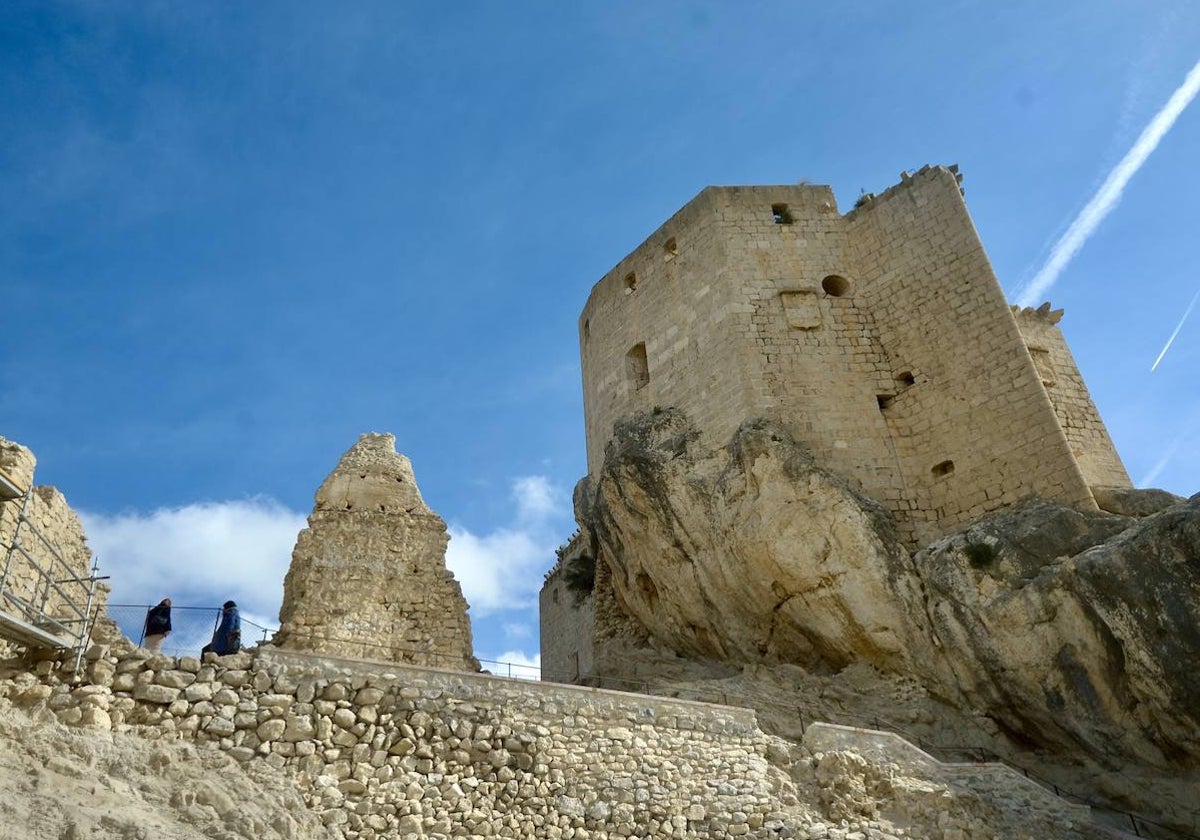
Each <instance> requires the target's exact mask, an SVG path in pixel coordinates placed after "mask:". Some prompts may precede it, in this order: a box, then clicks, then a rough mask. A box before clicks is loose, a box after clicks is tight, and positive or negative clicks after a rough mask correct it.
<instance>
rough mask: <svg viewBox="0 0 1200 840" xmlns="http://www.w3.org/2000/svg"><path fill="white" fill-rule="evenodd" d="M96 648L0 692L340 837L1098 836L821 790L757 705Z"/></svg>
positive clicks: (973, 801) (934, 787)
mask: <svg viewBox="0 0 1200 840" xmlns="http://www.w3.org/2000/svg"><path fill="white" fill-rule="evenodd" d="M88 659H89V665H88V668H87V672H86V675H85V678H84V679H83V681H82V682H79V683H75V682H73V681H71V680H70V679H69V676H70V675H69V668H68V667H66V666H64V667H63V668H61V669H56V665H55V663H54V662H53V661H45V662H42V663H40V664H39V666H38V669H37V675H35V674H32V673H22V674H18V675H17V676H15V677H13V678H10V679H8V680H0V701H3V700H4V699H5V698H7V702H11V703H13V704H14V705H16V706H18V707H20V708H24V709H26V710H29V711H31V712H34V713H38V712H39V711H42V712H49V713H51V714H52V715H53V716H54V717H56V718H57V720H58V721H60V722H62V723H64V724H66V725H68V726H77V727H84V728H89V729H94V730H98V731H101V732H107V731H109V730H113V729H115V730H119V731H124V732H134V733H139V734H141V735H142V736H143V737H145V738H147V739H172V740H178V739H182V740H185V741H193V742H199V743H200V744H202V745H204V746H207V747H211V748H214V749H219V750H222V751H224V752H225V753H227V754H228V755H230V756H232V757H234V758H236V759H237V760H238V761H241V762H264V763H266V764H267V765H268V766H270V767H273V768H275V769H276V770H279V771H281V772H285V773H289V774H292V775H293V777H294V779H295V783H296V785H297V786H298V788H299V790H300V792H301V795H302V796H303V798H304V799H305V801H306V803H307V804H308V806H309V807H310V808H311V809H313V810H314V811H316V812H317V813H318V814H319V816H320V818H321V819H322V821H323V822H324V823H325V824H326V825H327V826H328V827H329V828H330V830H331V834H332V836H334V837H341V838H361V839H362V840H372V838H384V837H388V838H393V837H394V838H424V837H427V838H449V837H468V836H469V837H544V838H580V840H586V839H587V838H591V840H601V839H602V838H615V837H639V838H649V837H656V838H657V837H663V838H666V837H672V838H727V837H735V836H744V837H757V838H768V837H771V838H775V837H807V838H812V840H821V838H829V840H833V838H846V840H849V838H865V837H868V836H869V837H871V838H875V840H895V838H898V837H900V836H907V837H928V838H941V840H961V838H963V837H966V836H970V837H993V836H1012V837H1016V836H1031V837H1032V836H1037V837H1043V838H1057V837H1062V838H1079V837H1091V836H1095V835H1094V834H1092V833H1090V831H1089V829H1088V826H1087V825H1086V824H1084V823H1083V822H1081V821H1077V820H1076V819H1075V818H1073V817H1072V818H1071V819H1064V820H1063V821H1060V822H1057V823H1054V824H1053V825H1048V824H1046V823H1045V822H1044V821H1043V820H1041V817H1040V816H1039V815H1031V816H1026V815H1023V814H1022V812H1021V811H1020V810H1019V809H1018V808H1015V807H1010V808H1009V810H1008V811H1005V812H1004V813H1005V814H1006V816H1004V817H1003V818H1001V817H997V816H996V815H997V813H1000V811H998V810H997V809H998V808H999V809H1003V807H1004V805H1005V803H1004V802H1002V801H993V800H988V799H986V797H982V796H981V795H980V794H978V793H976V792H972V791H969V790H967V789H965V788H962V787H961V786H955V785H950V784H947V783H944V782H937V781H933V782H922V781H917V780H904V779H901V778H899V776H898V775H897V769H896V768H893V767H889V766H887V765H878V766H876V765H872V767H873V768H874V769H871V770H870V772H871V773H873V774H874V775H875V776H877V777H880V778H883V777H888V778H890V779H891V781H890V783H889V784H890V786H891V787H890V788H889V790H895V791H920V795H919V796H907V795H906V796H905V799H904V801H903V802H895V803H892V802H890V801H889V800H888V797H889V796H891V794H889V793H887V791H885V790H884V789H883V788H882V787H880V788H879V790H878V791H875V792H870V791H867V790H865V789H862V788H861V785H860V786H859V787H857V788H856V787H854V785H853V784H851V785H850V786H849V787H847V788H846V789H844V790H843V789H841V788H839V787H838V786H837V785H836V784H833V785H831V784H829V783H828V782H827V781H826V782H820V781H819V773H818V772H817V771H818V767H817V761H816V760H815V759H814V757H813V756H812V754H811V753H810V752H809V751H807V750H806V749H805V748H803V747H801V746H799V745H796V744H792V743H790V742H787V741H783V740H781V739H778V738H774V737H771V736H768V735H765V734H764V733H763V732H762V731H761V730H759V728H758V726H757V725H756V722H755V718H754V713H753V712H752V711H750V710H746V709H736V708H729V707H722V706H711V705H707V704H702V703H693V702H687V701H682V700H671V699H666V698H656V697H647V696H639V695H631V694H622V693H618V692H608V691H600V690H595V689H584V688H577V687H568V686H550V685H545V684H538V683H528V682H522V681H519V680H509V679H502V678H495V677H489V676H484V675H476V674H467V673H461V672H458V673H456V672H447V671H436V670H430V669H421V668H412V667H405V666H398V667H393V666H391V665H388V664H385V663H365V662H355V661H350V660H335V659H329V658H321V657H315V656H311V655H307V654H297V653H289V652H284V651H279V650H277V649H276V650H273V649H269V648H266V649H259V650H256V651H247V652H243V653H240V654H234V655H232V656H227V657H215V656H213V655H211V654H209V655H207V656H206V658H205V659H204V661H200V660H196V659H191V658H182V659H178V660H176V659H173V658H171V657H166V656H150V655H149V654H147V653H146V652H145V651H144V650H139V649H137V648H134V647H133V646H132V645H131V644H129V643H128V642H125V641H123V640H122V641H119V642H117V643H116V644H114V645H113V646H112V647H108V646H97V647H96V648H94V649H93V650H92V651H90V652H89V655H88ZM60 676H61V677H64V679H60V678H59V677H60ZM43 725H44V724H43ZM838 755H841V754H836V753H829V754H828V755H826V756H825V757H824V758H822V761H823V762H824V765H823V766H824V767H825V770H824V771H823V772H824V773H826V775H828V774H829V773H830V772H832V770H833V768H835V767H837V766H838V758H837V756H838ZM845 760H847V761H850V760H853V761H859V760H858V759H852V757H851V758H846V759H845ZM860 763H861V762H860ZM839 778H841V777H839ZM847 781H848V782H853V779H848V780H847ZM822 791H823V792H822ZM817 798H821V800H822V801H824V802H825V803H826V807H827V810H828V809H832V810H833V811H834V812H836V813H837V814H839V815H840V816H839V817H838V818H837V819H836V820H833V821H830V820H829V819H827V818H826V817H824V816H823V815H822V813H821V810H820V808H819V807H818V806H817V804H816V800H817ZM1008 804H1009V805H1010V806H1011V804H1012V803H1008ZM893 806H895V807H893ZM889 809H891V810H893V811H895V812H896V813H902V814H903V817H902V819H901V821H900V822H899V823H897V822H895V821H894V820H893V819H892V818H891V817H888V816H887V815H886V812H888V811H889ZM897 809H898V810H897ZM985 820H991V821H992V825H990V826H989V824H988V823H987V822H985ZM1010 825H1016V826H1020V827H1022V828H1023V830H1022V831H1021V832H1019V833H1005V832H1004V829H1005V828H1007V827H1009V826H1010ZM855 832H858V833H857V834H856V833H855Z"/></svg>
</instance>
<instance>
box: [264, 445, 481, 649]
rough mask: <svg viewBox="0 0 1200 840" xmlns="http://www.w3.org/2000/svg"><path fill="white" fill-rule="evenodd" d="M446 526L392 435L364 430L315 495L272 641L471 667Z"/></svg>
mask: <svg viewBox="0 0 1200 840" xmlns="http://www.w3.org/2000/svg"><path fill="white" fill-rule="evenodd" d="M448 539H449V538H448V536H447V534H446V524H445V523H444V522H443V521H442V519H441V517H439V516H438V515H437V514H435V513H434V512H433V511H431V510H430V509H429V508H428V506H426V504H425V501H424V500H423V499H422V498H421V494H420V491H419V490H418V489H417V483H416V479H415V478H414V476H413V471H412V465H411V464H410V463H409V461H408V459H407V458H405V457H404V456H403V455H399V454H397V453H396V451H395V438H394V437H393V436H392V435H380V434H369V435H363V436H362V437H361V438H360V439H359V441H358V443H356V444H355V445H354V446H353V447H352V448H351V449H350V450H349V451H348V452H347V453H346V454H345V455H343V456H342V459H341V461H340V462H339V463H338V465H337V468H336V469H334V471H333V472H332V473H331V474H330V475H329V477H328V478H327V479H325V482H324V483H323V484H322V485H321V487H320V489H319V490H318V491H317V497H316V505H315V507H314V508H313V512H312V515H311V516H310V517H309V519H308V527H307V528H306V529H304V530H303V531H302V532H301V533H300V537H299V539H298V540H297V542H296V548H295V550H294V551H293V553H292V565H291V568H290V569H289V570H288V574H287V578H286V579H285V581H284V597H283V606H282V608H281V609H280V613H279V617H280V622H281V624H282V626H281V628H280V630H279V633H278V634H276V636H275V639H274V641H273V643H274V644H276V645H278V646H280V647H284V648H290V649H294V650H306V651H312V652H316V653H325V654H331V655H335V656H349V657H355V658H363V659H376V660H380V659H381V660H389V661H395V662H411V663H417V664H424V665H431V666H435V667H439V668H452V669H462V670H470V671H475V670H478V669H479V664H478V662H476V660H475V658H474V655H473V653H472V647H471V629H470V624H469V622H468V620H467V603H466V600H465V599H464V598H463V596H462V590H461V588H460V587H459V585H458V582H457V581H455V580H454V577H453V575H452V574H451V573H450V572H449V571H448V570H447V569H446V560H445V553H446V544H447V541H448Z"/></svg>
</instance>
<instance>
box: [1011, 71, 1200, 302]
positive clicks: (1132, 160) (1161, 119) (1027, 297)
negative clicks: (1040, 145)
mask: <svg viewBox="0 0 1200 840" xmlns="http://www.w3.org/2000/svg"><path fill="white" fill-rule="evenodd" d="M1197 93H1200V62H1197V63H1196V65H1195V66H1194V67H1192V69H1191V72H1189V73H1188V74H1187V77H1186V78H1184V80H1183V84H1181V85H1180V86H1179V87H1178V88H1176V90H1175V92H1174V93H1173V94H1171V98H1170V99H1168V100H1167V104H1166V105H1164V106H1163V107H1162V108H1161V109H1159V112H1158V113H1157V114H1155V115H1154V118H1153V119H1152V120H1150V122H1149V123H1148V124H1147V125H1146V128H1145V129H1143V131H1142V133H1141V135H1140V136H1139V137H1138V139H1137V140H1136V141H1135V142H1134V144H1133V146H1132V148H1130V150H1129V151H1128V152H1126V153H1125V157H1123V158H1121V160H1120V161H1119V162H1118V163H1117V165H1116V166H1114V167H1113V168H1112V171H1111V172H1109V173H1108V177H1107V178H1105V179H1104V183H1103V184H1101V185H1100V189H1098V190H1097V191H1096V194H1095V195H1093V196H1092V198H1091V200H1090V201H1088V203H1087V205H1086V206H1085V207H1084V208H1083V209H1082V210H1081V211H1079V215H1078V216H1076V217H1075V221H1073V222H1071V226H1070V227H1069V228H1067V232H1066V233H1064V234H1063V235H1062V236H1061V237H1060V238H1059V240H1058V241H1057V242H1055V243H1054V248H1053V249H1051V251H1050V257H1049V258H1048V259H1047V260H1046V264H1045V265H1043V266H1042V267H1041V269H1040V270H1039V271H1038V273H1037V274H1036V275H1034V277H1033V279H1032V280H1030V281H1029V283H1028V284H1026V286H1025V288H1024V289H1022V290H1021V292H1020V293H1019V294H1018V296H1017V303H1018V304H1020V305H1021V306H1033V305H1034V304H1036V303H1037V302H1038V301H1039V300H1040V299H1041V297H1042V295H1043V294H1045V293H1046V292H1047V291H1049V289H1050V287H1051V286H1053V285H1054V284H1055V283H1056V282H1057V281H1058V276H1059V275H1060V274H1062V272H1063V270H1064V269H1066V267H1067V264H1068V263H1070V262H1071V260H1072V259H1074V257H1075V255H1076V254H1077V253H1079V249H1080V248H1082V247H1083V246H1084V243H1086V242H1087V241H1088V239H1090V238H1091V236H1092V234H1093V233H1095V231H1096V228H1097V227H1099V226H1100V223H1101V222H1102V221H1104V217H1105V216H1107V215H1108V214H1109V212H1110V211H1111V210H1112V209H1113V208H1114V207H1116V206H1117V203H1118V202H1119V201H1120V200H1121V194H1122V193H1123V192H1125V187H1126V186H1127V185H1128V184H1129V180H1130V179H1131V178H1132V177H1133V176H1134V175H1136V174H1137V171H1138V170H1139V169H1141V168H1142V164H1144V163H1145V162H1146V159H1147V158H1148V157H1150V155H1151V153H1152V152H1153V151H1154V150H1155V149H1156V148H1158V144H1159V143H1160V142H1162V139H1163V137H1165V136H1166V134H1167V132H1168V131H1170V130H1171V126H1173V125H1174V124H1175V120H1177V119H1179V115H1180V114H1182V113H1183V111H1184V109H1186V108H1187V106H1188V105H1190V104H1191V102H1192V100H1193V99H1195V98H1196V94H1197Z"/></svg>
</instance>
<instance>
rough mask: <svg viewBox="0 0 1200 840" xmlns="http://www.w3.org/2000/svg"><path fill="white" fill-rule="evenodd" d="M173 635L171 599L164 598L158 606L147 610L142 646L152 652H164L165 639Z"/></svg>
mask: <svg viewBox="0 0 1200 840" xmlns="http://www.w3.org/2000/svg"><path fill="white" fill-rule="evenodd" d="M169 635H171V599H170V598H163V599H162V600H161V601H159V602H158V606H156V607H151V608H150V609H148V610H147V611H146V624H145V626H144V627H143V628H142V646H143V647H145V648H146V650H148V651H150V652H151V653H162V644H163V639H165V638H167V636H169Z"/></svg>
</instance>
